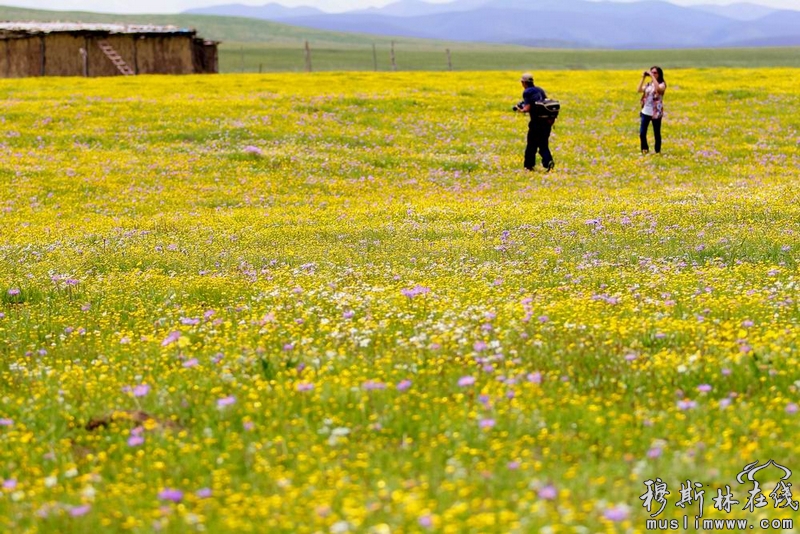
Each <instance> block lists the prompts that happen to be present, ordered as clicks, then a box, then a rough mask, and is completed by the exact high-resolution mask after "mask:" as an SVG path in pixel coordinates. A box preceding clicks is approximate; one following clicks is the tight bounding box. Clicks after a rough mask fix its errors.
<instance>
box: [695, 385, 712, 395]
mask: <svg viewBox="0 0 800 534" xmlns="http://www.w3.org/2000/svg"><path fill="white" fill-rule="evenodd" d="M712 389H713V388H712V387H711V385H710V384H700V385H699V386H697V391H699V392H700V393H708V392H709V391H711V390H712Z"/></svg>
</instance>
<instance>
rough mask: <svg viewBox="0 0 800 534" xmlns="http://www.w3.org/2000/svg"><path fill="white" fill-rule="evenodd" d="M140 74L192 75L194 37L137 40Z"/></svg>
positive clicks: (179, 36) (177, 36)
mask: <svg viewBox="0 0 800 534" xmlns="http://www.w3.org/2000/svg"><path fill="white" fill-rule="evenodd" d="M136 60H137V63H138V66H139V73H140V74H192V73H193V72H194V61H193V56H192V37H190V36H184V35H174V36H166V37H161V36H150V35H148V36H145V37H140V38H139V39H137V40H136Z"/></svg>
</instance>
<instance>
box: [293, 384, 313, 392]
mask: <svg viewBox="0 0 800 534" xmlns="http://www.w3.org/2000/svg"><path fill="white" fill-rule="evenodd" d="M312 389H314V384H312V383H311V382H300V383H299V384H297V391H311V390H312Z"/></svg>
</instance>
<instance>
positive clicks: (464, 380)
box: [458, 376, 475, 388]
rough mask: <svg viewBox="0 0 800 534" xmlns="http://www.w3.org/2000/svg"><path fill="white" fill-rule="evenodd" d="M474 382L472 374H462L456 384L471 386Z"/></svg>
mask: <svg viewBox="0 0 800 534" xmlns="http://www.w3.org/2000/svg"><path fill="white" fill-rule="evenodd" d="M474 383H475V377H474V376H462V377H461V378H459V379H458V385H459V386H461V387H462V388H463V387H466V386H471V385H472V384H474Z"/></svg>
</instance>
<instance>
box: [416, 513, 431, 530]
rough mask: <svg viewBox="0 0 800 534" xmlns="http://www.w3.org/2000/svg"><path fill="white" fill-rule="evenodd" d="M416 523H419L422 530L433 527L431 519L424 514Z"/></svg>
mask: <svg viewBox="0 0 800 534" xmlns="http://www.w3.org/2000/svg"><path fill="white" fill-rule="evenodd" d="M417 523H419V526H421V527H422V528H431V527H432V526H433V518H432V517H431V516H430V514H425V515H422V516H420V517H419V519H417Z"/></svg>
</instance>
